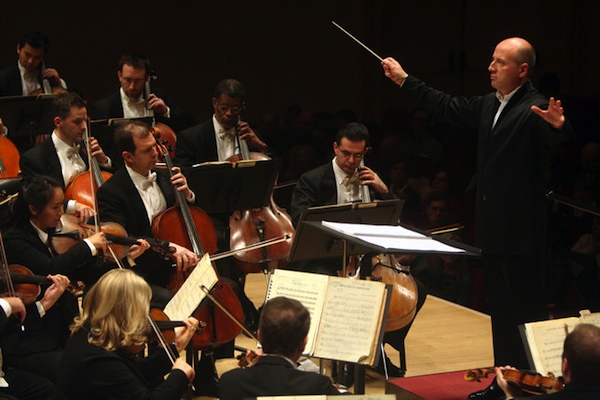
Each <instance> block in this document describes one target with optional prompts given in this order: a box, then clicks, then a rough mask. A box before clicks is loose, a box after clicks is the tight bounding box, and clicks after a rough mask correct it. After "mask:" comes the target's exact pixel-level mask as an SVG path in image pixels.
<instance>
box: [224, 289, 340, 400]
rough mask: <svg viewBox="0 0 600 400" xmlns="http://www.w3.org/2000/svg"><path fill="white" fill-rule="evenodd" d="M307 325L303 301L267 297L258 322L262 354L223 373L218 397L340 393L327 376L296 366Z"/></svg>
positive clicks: (307, 328)
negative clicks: (244, 365) (251, 362)
mask: <svg viewBox="0 0 600 400" xmlns="http://www.w3.org/2000/svg"><path fill="white" fill-rule="evenodd" d="M309 328H310V314H309V312H308V310H307V309H306V307H304V306H303V305H302V303H300V302H299V301H297V300H294V299H289V298H287V297H275V298H273V299H271V300H269V301H268V302H267V303H266V304H265V306H264V307H263V311H262V314H261V316H260V322H259V325H258V340H259V342H260V344H261V346H262V350H263V353H264V354H263V355H262V356H260V359H259V360H258V362H257V363H256V364H255V365H254V366H252V367H251V368H246V369H235V370H231V371H228V372H226V373H224V374H223V376H221V380H220V382H219V394H220V396H219V398H220V399H221V400H237V399H245V398H255V397H258V396H291V395H310V394H314V395H317V394H322V395H328V394H340V392H339V391H338V390H337V389H336V388H335V387H334V386H333V385H332V383H331V380H330V379H329V378H328V377H326V376H323V375H319V374H316V373H314V372H306V371H300V370H298V369H296V367H297V362H298V359H299V358H300V356H301V355H302V353H303V352H304V348H305V347H306V343H307V340H308V337H307V335H308V330H309Z"/></svg>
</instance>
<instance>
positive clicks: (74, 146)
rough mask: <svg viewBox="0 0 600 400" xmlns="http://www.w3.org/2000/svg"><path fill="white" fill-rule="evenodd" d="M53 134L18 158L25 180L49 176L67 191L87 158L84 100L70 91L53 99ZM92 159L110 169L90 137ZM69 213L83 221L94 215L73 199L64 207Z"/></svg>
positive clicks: (84, 166) (103, 155)
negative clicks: (36, 176) (77, 215)
mask: <svg viewBox="0 0 600 400" xmlns="http://www.w3.org/2000/svg"><path fill="white" fill-rule="evenodd" d="M52 114H53V115H54V131H53V132H52V135H51V136H50V138H49V139H48V140H46V141H45V142H43V143H42V144H41V145H39V146H36V147H34V148H32V149H29V150H28V151H26V152H25V153H23V155H21V158H20V161H19V164H20V166H21V174H22V175H23V176H24V177H26V178H27V177H31V176H34V175H47V176H52V177H53V178H55V179H57V180H58V181H59V182H61V183H62V184H63V188H66V187H67V186H68V185H69V183H71V181H72V180H73V179H74V178H75V177H76V176H77V175H79V174H80V173H81V172H84V171H87V170H88V156H87V153H86V152H85V151H86V149H85V145H84V144H83V143H82V140H83V135H84V133H85V130H86V123H87V108H86V104H85V101H84V100H83V99H82V98H81V97H79V96H78V95H77V94H75V93H72V92H66V93H61V94H59V95H57V96H56V97H55V98H54V100H52ZM89 146H90V151H91V155H92V157H95V158H96V160H97V161H98V165H99V166H100V168H102V169H105V170H112V161H111V159H110V158H109V157H107V156H106V154H104V150H102V147H100V144H99V143H98V141H97V140H96V139H95V138H93V137H89ZM66 212H67V213H68V214H79V216H80V217H81V219H82V220H83V221H85V220H87V219H88V218H89V217H91V216H92V215H93V210H92V209H91V208H90V207H87V206H85V205H84V204H82V203H79V202H76V201H74V200H71V201H69V203H68V204H67V205H66Z"/></svg>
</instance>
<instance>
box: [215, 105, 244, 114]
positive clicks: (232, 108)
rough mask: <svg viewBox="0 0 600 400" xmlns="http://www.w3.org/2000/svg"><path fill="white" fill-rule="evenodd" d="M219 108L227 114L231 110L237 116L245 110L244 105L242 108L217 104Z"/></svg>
mask: <svg viewBox="0 0 600 400" xmlns="http://www.w3.org/2000/svg"><path fill="white" fill-rule="evenodd" d="M217 106H218V107H219V108H220V109H221V111H223V112H227V111H229V110H231V112H232V113H234V114H237V113H239V112H241V111H242V110H243V109H244V106H243V105H241V106H230V105H229V104H221V103H217Z"/></svg>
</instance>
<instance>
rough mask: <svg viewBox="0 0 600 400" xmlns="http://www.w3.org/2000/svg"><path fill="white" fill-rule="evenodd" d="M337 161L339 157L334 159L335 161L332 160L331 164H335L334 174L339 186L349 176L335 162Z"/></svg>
mask: <svg viewBox="0 0 600 400" xmlns="http://www.w3.org/2000/svg"><path fill="white" fill-rule="evenodd" d="M336 159H337V156H336V157H333V160H331V163H332V164H333V173H334V174H335V182H336V183H337V184H338V185H341V184H342V182H343V180H344V179H345V178H346V177H347V176H348V174H347V173H345V172H344V170H343V169H341V168H340V166H339V165H337V162H336V161H335V160H336Z"/></svg>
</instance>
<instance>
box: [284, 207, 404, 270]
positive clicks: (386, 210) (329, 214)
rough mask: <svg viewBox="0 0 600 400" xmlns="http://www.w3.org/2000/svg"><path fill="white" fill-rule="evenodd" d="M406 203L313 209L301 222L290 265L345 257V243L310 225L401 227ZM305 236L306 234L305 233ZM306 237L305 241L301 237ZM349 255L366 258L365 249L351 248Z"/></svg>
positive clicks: (293, 245)
mask: <svg viewBox="0 0 600 400" xmlns="http://www.w3.org/2000/svg"><path fill="white" fill-rule="evenodd" d="M403 206H404V200H399V199H396V200H384V201H375V202H372V203H346V204H337V205H331V206H319V207H311V208H308V209H306V210H304V211H303V212H302V215H300V219H299V220H298V228H297V230H296V237H295V238H294V242H293V243H292V248H291V250H290V255H289V257H288V260H289V261H305V260H313V259H324V258H334V257H342V255H343V254H344V252H343V243H342V241H340V240H337V239H336V238H334V237H332V236H331V235H329V234H328V233H326V232H323V231H322V230H320V229H314V228H313V227H312V225H306V224H305V223H306V222H320V221H333V222H347V223H355V224H373V225H397V224H398V221H399V220H400V213H401V212H402V207H403ZM302 232H305V233H302ZM300 233H302V236H303V238H302V240H300V238H299V237H298V236H299V235H300ZM346 250H347V251H346V254H347V255H358V254H365V253H367V252H368V251H370V250H367V251H364V250H365V247H364V246H359V247H357V246H351V247H349V248H347V249H346Z"/></svg>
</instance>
